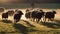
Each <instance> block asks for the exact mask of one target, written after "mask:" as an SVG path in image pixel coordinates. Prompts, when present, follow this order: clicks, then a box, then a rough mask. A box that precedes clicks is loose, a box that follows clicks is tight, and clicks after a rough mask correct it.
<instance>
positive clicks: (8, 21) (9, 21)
mask: <svg viewBox="0 0 60 34" xmlns="http://www.w3.org/2000/svg"><path fill="white" fill-rule="evenodd" d="M1 22H3V23H12V21H11V20H1Z"/></svg>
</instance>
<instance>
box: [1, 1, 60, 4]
mask: <svg viewBox="0 0 60 34" xmlns="http://www.w3.org/2000/svg"><path fill="white" fill-rule="evenodd" d="M30 2H35V3H60V0H0V4H9V3H30Z"/></svg>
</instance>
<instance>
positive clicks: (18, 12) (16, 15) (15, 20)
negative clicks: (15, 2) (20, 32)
mask: <svg viewBox="0 0 60 34" xmlns="http://www.w3.org/2000/svg"><path fill="white" fill-rule="evenodd" d="M22 15H23V13H22V11H20V10H19V11H17V13H16V14H15V15H14V22H15V23H17V22H18V21H19V20H20V19H21V16H22Z"/></svg>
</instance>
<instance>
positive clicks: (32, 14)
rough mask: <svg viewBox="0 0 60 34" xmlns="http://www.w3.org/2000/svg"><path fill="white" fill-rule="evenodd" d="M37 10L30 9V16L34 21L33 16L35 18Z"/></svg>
mask: <svg viewBox="0 0 60 34" xmlns="http://www.w3.org/2000/svg"><path fill="white" fill-rule="evenodd" d="M37 12H38V11H35V10H34V11H32V13H31V18H32V21H35V18H36V16H37Z"/></svg>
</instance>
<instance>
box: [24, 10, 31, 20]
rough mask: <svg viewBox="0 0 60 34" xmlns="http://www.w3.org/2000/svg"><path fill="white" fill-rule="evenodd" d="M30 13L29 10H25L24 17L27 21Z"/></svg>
mask: <svg viewBox="0 0 60 34" xmlns="http://www.w3.org/2000/svg"><path fill="white" fill-rule="evenodd" d="M30 15H31V12H30V11H29V10H26V13H25V17H26V18H27V19H30Z"/></svg>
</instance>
